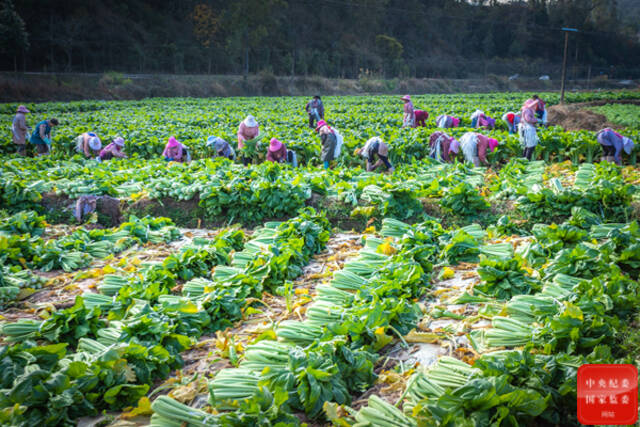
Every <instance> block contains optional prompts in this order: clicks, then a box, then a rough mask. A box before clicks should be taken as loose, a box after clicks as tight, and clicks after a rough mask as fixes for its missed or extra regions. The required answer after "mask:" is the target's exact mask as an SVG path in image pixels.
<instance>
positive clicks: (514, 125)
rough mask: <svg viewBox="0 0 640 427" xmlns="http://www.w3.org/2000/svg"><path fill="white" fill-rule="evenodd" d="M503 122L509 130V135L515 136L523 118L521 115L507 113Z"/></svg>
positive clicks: (503, 117)
mask: <svg viewBox="0 0 640 427" xmlns="http://www.w3.org/2000/svg"><path fill="white" fill-rule="evenodd" d="M502 120H504V121H505V123H506V124H507V128H508V129H509V134H510V135H513V134H514V133H516V132H517V131H518V125H519V124H520V121H521V117H520V114H516V113H514V112H512V111H509V112H508V113H505V114H504V115H503V116H502Z"/></svg>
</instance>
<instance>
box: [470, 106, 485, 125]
mask: <svg viewBox="0 0 640 427" xmlns="http://www.w3.org/2000/svg"><path fill="white" fill-rule="evenodd" d="M480 117H484V112H483V111H481V110H476V111H474V112H473V114H471V127H472V128H477V127H478V119H479V118H480Z"/></svg>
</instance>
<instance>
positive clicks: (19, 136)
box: [11, 105, 30, 156]
mask: <svg viewBox="0 0 640 427" xmlns="http://www.w3.org/2000/svg"><path fill="white" fill-rule="evenodd" d="M29 113H30V111H29V110H27V107H25V106H24V105H20V106H19V107H18V110H17V111H16V115H15V117H14V118H13V123H12V125H11V132H12V133H13V143H14V144H16V146H17V147H16V149H17V153H18V154H19V155H21V156H26V155H27V135H28V133H29V126H28V125H27V118H26V117H25V114H29Z"/></svg>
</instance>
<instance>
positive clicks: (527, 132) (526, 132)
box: [518, 108, 538, 160]
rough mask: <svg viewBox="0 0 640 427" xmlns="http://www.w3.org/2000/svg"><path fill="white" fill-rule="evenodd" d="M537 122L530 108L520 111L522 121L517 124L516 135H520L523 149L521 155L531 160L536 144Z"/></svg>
mask: <svg viewBox="0 0 640 427" xmlns="http://www.w3.org/2000/svg"><path fill="white" fill-rule="evenodd" d="M537 123H538V120H537V119H536V116H535V113H534V112H533V110H532V109H530V108H527V109H525V110H523V111H522V121H521V122H520V126H518V135H519V136H520V143H521V144H522V147H523V149H524V151H523V153H522V157H525V158H526V159H527V160H531V157H532V156H533V152H534V151H535V149H536V145H538V134H537V131H536V124H537Z"/></svg>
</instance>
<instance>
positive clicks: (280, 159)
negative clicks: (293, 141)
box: [267, 138, 287, 163]
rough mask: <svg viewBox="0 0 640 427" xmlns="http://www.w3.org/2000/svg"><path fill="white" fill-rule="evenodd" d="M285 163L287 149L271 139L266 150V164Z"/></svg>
mask: <svg viewBox="0 0 640 427" xmlns="http://www.w3.org/2000/svg"><path fill="white" fill-rule="evenodd" d="M286 161H287V147H286V145H284V144H283V143H282V142H280V141H278V140H277V139H275V138H271V141H270V142H269V149H268V150H267V162H274V163H284V162H286Z"/></svg>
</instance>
